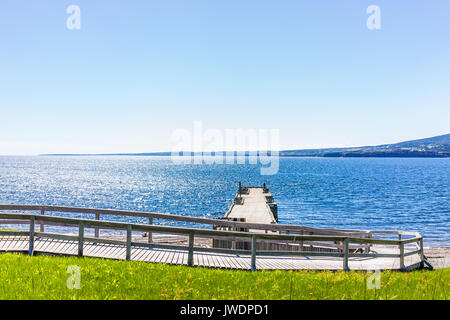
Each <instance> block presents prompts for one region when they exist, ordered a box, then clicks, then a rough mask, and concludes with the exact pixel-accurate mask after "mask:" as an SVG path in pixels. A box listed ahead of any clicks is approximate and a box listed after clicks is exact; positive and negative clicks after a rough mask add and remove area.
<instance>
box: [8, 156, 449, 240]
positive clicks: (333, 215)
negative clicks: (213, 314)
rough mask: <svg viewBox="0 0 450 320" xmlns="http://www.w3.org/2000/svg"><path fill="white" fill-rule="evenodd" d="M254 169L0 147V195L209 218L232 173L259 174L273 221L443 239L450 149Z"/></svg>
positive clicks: (226, 201) (222, 202)
mask: <svg viewBox="0 0 450 320" xmlns="http://www.w3.org/2000/svg"><path fill="white" fill-rule="evenodd" d="M260 169H261V165H259V164H249V163H248V161H247V162H246V163H243V164H237V163H234V164H205V163H202V164H194V163H190V164H186V163H179V162H174V161H172V159H171V157H149V156H1V157H0V203H1V204H41V205H60V206H73V207H86V208H105V209H120V210H133V211H145V212H160V213H171V214H178V215H185V216H194V217H208V218H218V217H222V216H223V215H224V213H225V212H226V211H227V209H228V208H229V206H230V205H231V202H232V199H233V198H234V196H235V194H236V192H237V190H238V181H240V182H241V183H242V185H243V186H262V185H263V183H266V185H267V186H268V187H269V189H270V191H271V193H272V195H273V197H274V200H275V202H277V204H278V217H279V223H283V224H300V225H305V226H310V227H318V228H345V229H364V230H406V231H418V232H420V233H421V234H422V235H423V237H424V243H425V245H427V246H442V247H444V246H450V159H439V158H436V159H433V158H316V157H311V158H304V157H282V158H280V159H279V169H278V171H277V172H276V173H275V174H272V175H262V174H261V170H260ZM50 214H53V215H61V216H68V215H71V216H83V215H76V214H66V213H50ZM106 218H108V219H113V220H121V221H131V222H143V221H142V219H139V218H128V217H126V218H125V217H106ZM158 223H160V224H166V225H177V226H185V225H187V224H186V223H183V222H174V221H160V222H158ZM0 225H1V222H0Z"/></svg>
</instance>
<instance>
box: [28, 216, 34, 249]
mask: <svg viewBox="0 0 450 320" xmlns="http://www.w3.org/2000/svg"><path fill="white" fill-rule="evenodd" d="M33 251H34V216H31V218H30V242H29V247H28V254H29V255H30V256H32V255H33Z"/></svg>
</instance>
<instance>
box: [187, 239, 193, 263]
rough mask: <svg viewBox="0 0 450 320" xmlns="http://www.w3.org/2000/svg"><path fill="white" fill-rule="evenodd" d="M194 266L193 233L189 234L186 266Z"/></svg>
mask: <svg viewBox="0 0 450 320" xmlns="http://www.w3.org/2000/svg"><path fill="white" fill-rule="evenodd" d="M193 265H194V233H193V232H191V233H189V252H188V266H190V267H192V266H193Z"/></svg>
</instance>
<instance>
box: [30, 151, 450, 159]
mask: <svg viewBox="0 0 450 320" xmlns="http://www.w3.org/2000/svg"><path fill="white" fill-rule="evenodd" d="M218 153H220V152H218ZM178 154H180V156H181V155H183V153H181V152H180V153H178ZM211 155H212V156H215V155H216V153H214V152H212V153H203V154H199V153H195V154H194V153H184V156H191V157H193V156H211ZM222 155H224V156H225V153H224V152H223V153H222ZM267 155H268V156H270V155H271V153H270V152H268V153H267ZM38 156H40V157H71V156H72V157H111V156H137V157H170V156H172V154H171V153H170V152H160V153H93V154H88V153H51V154H39V155H38ZM233 156H238V154H237V153H236V152H234V153H233ZM239 156H245V157H248V156H249V153H248V152H246V153H244V154H239ZM279 157H282V158H289V157H295V158H450V153H432V152H410V153H402V152H389V153H388V152H385V153H383V152H364V153H358V152H330V153H323V154H308V153H304V154H291V153H290V152H286V153H285V152H284V151H281V152H280V153H279Z"/></svg>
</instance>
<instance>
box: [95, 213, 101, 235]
mask: <svg viewBox="0 0 450 320" xmlns="http://www.w3.org/2000/svg"><path fill="white" fill-rule="evenodd" d="M95 220H100V213H96V214H95ZM94 233H95V235H94V236H95V237H96V238H98V237H100V229H99V228H98V226H97V227H95V229H94Z"/></svg>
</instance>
